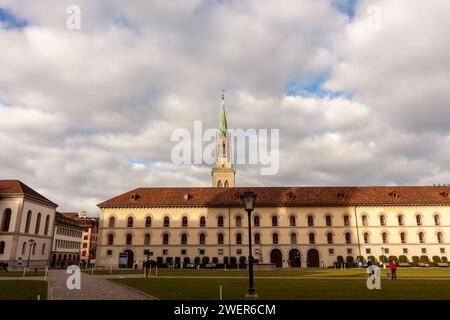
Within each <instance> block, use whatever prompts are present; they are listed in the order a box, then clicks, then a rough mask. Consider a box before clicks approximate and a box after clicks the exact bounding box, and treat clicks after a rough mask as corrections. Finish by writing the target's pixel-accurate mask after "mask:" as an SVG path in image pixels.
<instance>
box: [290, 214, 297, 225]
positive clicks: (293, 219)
mask: <svg viewBox="0 0 450 320" xmlns="http://www.w3.org/2000/svg"><path fill="white" fill-rule="evenodd" d="M289 225H290V226H291V227H295V225H296V221H295V216H290V217H289Z"/></svg>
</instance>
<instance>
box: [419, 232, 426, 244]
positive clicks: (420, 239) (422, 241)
mask: <svg viewBox="0 0 450 320" xmlns="http://www.w3.org/2000/svg"><path fill="white" fill-rule="evenodd" d="M419 242H420V243H425V234H424V233H423V232H419Z"/></svg>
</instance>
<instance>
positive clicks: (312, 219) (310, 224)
mask: <svg viewBox="0 0 450 320" xmlns="http://www.w3.org/2000/svg"><path fill="white" fill-rule="evenodd" d="M308 226H309V227H313V226H314V217H313V216H308Z"/></svg>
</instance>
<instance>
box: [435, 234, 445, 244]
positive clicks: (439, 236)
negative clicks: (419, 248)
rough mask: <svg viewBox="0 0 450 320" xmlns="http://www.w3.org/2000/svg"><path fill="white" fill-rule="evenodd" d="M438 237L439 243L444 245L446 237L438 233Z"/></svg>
mask: <svg viewBox="0 0 450 320" xmlns="http://www.w3.org/2000/svg"><path fill="white" fill-rule="evenodd" d="M436 236H437V241H438V242H439V243H444V236H443V235H442V232H438V233H437V234H436Z"/></svg>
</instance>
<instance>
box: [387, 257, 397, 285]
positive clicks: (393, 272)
mask: <svg viewBox="0 0 450 320" xmlns="http://www.w3.org/2000/svg"><path fill="white" fill-rule="evenodd" d="M389 268H390V269H391V280H394V279H395V280H397V264H396V263H395V261H394V260H391V261H390V262H389Z"/></svg>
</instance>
